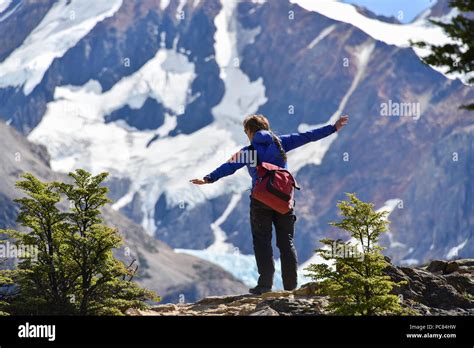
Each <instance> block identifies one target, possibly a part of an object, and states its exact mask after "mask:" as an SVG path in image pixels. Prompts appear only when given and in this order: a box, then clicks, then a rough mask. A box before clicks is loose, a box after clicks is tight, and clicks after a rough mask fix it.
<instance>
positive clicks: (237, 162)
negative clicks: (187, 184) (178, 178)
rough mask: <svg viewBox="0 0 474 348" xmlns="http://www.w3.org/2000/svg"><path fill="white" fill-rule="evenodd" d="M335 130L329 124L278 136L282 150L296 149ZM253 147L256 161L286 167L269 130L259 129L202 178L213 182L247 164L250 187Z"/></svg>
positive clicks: (252, 169)
mask: <svg viewBox="0 0 474 348" xmlns="http://www.w3.org/2000/svg"><path fill="white" fill-rule="evenodd" d="M334 132H336V127H335V126H334V125H329V126H325V127H321V128H317V129H313V130H310V131H308V132H304V133H292V134H286V135H281V136H279V138H280V141H281V144H282V146H283V150H285V152H288V151H291V150H293V149H296V148H297V147H300V146H303V145H305V144H307V143H309V142H312V141H317V140H319V139H322V138H325V137H327V136H328V135H331V134H332V133H334ZM252 149H255V150H256V151H257V163H258V164H259V163H261V162H269V163H272V164H274V165H277V166H279V167H282V168H286V169H288V166H287V163H286V162H284V161H283V158H282V157H281V154H280V151H279V149H278V146H277V145H276V144H275V142H274V141H273V138H272V136H271V134H270V132H269V131H266V130H261V131H258V132H256V133H255V135H254V137H253V139H252V142H251V145H248V146H245V147H243V148H242V149H240V150H239V151H238V152H236V153H235V154H234V155H233V156H232V158H231V159H230V160H229V161H227V162H226V163H224V164H222V165H221V166H220V167H218V168H217V169H216V170H214V171H213V172H212V173H209V174H208V175H206V176H205V177H204V178H205V179H207V180H208V181H210V182H214V181H217V180H219V179H220V178H223V177H224V176H228V175H232V174H234V173H235V171H236V170H238V169H240V168H242V167H243V166H247V169H248V172H249V174H250V176H251V177H252V187H253V186H254V185H255V182H256V180H257V170H256V167H255V162H254V161H253V160H252V158H253V157H252V156H251V154H250V151H251V150H252Z"/></svg>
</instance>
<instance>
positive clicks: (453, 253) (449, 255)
mask: <svg viewBox="0 0 474 348" xmlns="http://www.w3.org/2000/svg"><path fill="white" fill-rule="evenodd" d="M467 241H468V239H466V240H465V241H464V242H462V243H461V244H459V245H456V246H455V247H452V248H451V249H449V251H448V253H447V254H446V258H448V259H452V258H455V257H457V256H458V253H459V250H461V249H462V248H464V247H465V246H466V244H467Z"/></svg>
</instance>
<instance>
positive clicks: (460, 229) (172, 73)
mask: <svg viewBox="0 0 474 348" xmlns="http://www.w3.org/2000/svg"><path fill="white" fill-rule="evenodd" d="M297 2H298V1H291V2H290V1H287V0H276V1H266V2H265V1H258V2H257V1H255V2H254V1H250V0H245V1H238V2H234V1H219V0H201V1H196V0H189V1H178V0H171V1H164V0H161V1H159V0H141V1H137V2H133V1H120V0H114V1H110V2H107V4H105V3H103V4H100V5H99V4H98V3H97V4H95V5H90V6H88V7H87V8H84V6H85V5H84V2H81V1H74V0H71V1H55V2H53V1H46V0H45V1H22V2H21V6H19V7H18V8H15V6H16V5H17V4H18V2H13V3H12V5H10V7H9V8H8V9H7V10H6V11H10V12H8V13H10V14H9V15H8V16H6V18H3V17H0V18H2V19H0V33H2V32H15V33H16V32H21V31H23V32H22V34H21V35H20V34H15V35H14V36H11V37H10V36H8V37H7V36H5V35H0V40H2V41H0V42H1V43H2V45H0V46H1V47H2V48H1V51H0V117H1V118H3V119H4V120H5V121H6V122H7V123H9V124H11V125H12V126H14V127H15V128H16V129H17V130H19V131H20V132H21V133H22V134H24V135H27V136H28V138H29V139H30V140H31V141H33V142H34V143H37V144H43V145H44V146H46V147H47V149H48V151H49V153H50V156H51V165H52V168H53V169H54V170H56V171H59V172H67V171H68V170H71V169H72V168H77V167H82V168H85V169H88V170H91V171H93V172H98V171H102V170H106V171H109V172H110V173H111V179H110V182H109V186H110V188H111V197H112V198H113V199H114V200H115V201H116V204H115V206H114V208H115V209H116V210H119V211H120V212H121V213H123V214H125V215H126V216H127V217H128V218H129V219H131V220H132V221H133V222H134V223H137V224H139V225H141V226H143V228H144V229H145V230H146V232H147V233H148V234H149V235H150V236H153V237H154V238H156V239H159V240H162V241H164V242H165V243H167V244H169V245H170V246H171V247H172V248H182V249H206V248H210V247H216V248H214V249H219V248H220V247H222V244H219V243H217V242H216V241H220V242H222V240H220V239H219V238H220V237H218V236H221V235H222V233H223V234H224V240H225V242H226V243H227V246H229V245H230V246H231V249H234V250H238V251H239V252H240V253H242V254H252V253H253V248H252V243H251V234H250V228H249V221H248V205H249V198H248V196H249V188H250V179H249V178H248V177H247V176H246V173H244V171H245V169H243V170H241V171H240V172H239V173H237V174H236V175H235V176H233V177H231V178H225V179H222V181H221V182H218V183H216V184H214V185H212V187H204V188H196V187H191V185H190V184H189V183H188V180H189V179H191V178H193V177H198V176H199V177H200V176H203V175H205V174H207V173H208V172H210V171H211V170H212V169H214V168H215V167H216V166H217V165H219V164H220V163H222V162H223V161H225V160H227V158H228V157H229V156H230V155H231V154H232V153H233V152H234V151H235V150H237V149H238V148H240V147H241V146H244V145H246V141H247V140H246V138H245V135H244V134H243V132H242V127H241V121H242V119H243V117H244V116H245V115H247V114H249V113H253V112H260V113H263V114H265V115H266V116H267V117H268V118H269V120H270V121H271V124H272V127H273V129H274V130H275V132H276V133H289V132H295V131H304V130H306V129H308V128H311V127H316V126H318V125H323V124H326V123H332V122H334V121H335V120H336V119H337V118H338V117H339V116H340V115H341V114H349V115H350V123H349V125H348V126H347V127H346V128H345V129H344V131H342V132H341V133H339V134H337V135H332V136H331V137H329V138H327V139H325V140H324V141H321V142H318V143H314V144H309V145H306V146H305V147H303V148H301V149H297V150H295V151H294V152H290V153H289V154H288V158H289V164H290V168H291V169H292V170H293V172H294V173H295V174H296V177H297V180H298V182H299V183H300V185H301V186H302V191H301V192H299V193H298V195H297V197H296V200H297V203H296V210H297V215H298V221H297V233H296V236H295V241H296V247H297V250H298V254H299V259H300V262H303V261H305V260H308V259H309V258H310V257H311V256H312V255H313V250H314V249H315V248H317V247H318V246H319V240H320V239H322V238H324V237H331V238H337V237H342V234H341V233H340V231H337V230H334V229H332V228H330V227H329V225H328V223H329V222H331V221H334V220H337V219H338V215H337V213H338V211H337V208H336V202H337V200H340V199H344V198H345V196H344V193H345V192H355V193H357V195H358V196H359V198H361V199H362V200H365V201H371V202H374V204H375V207H376V208H377V209H379V208H382V207H384V206H387V202H389V201H391V200H392V202H393V200H397V202H398V203H397V204H396V205H394V208H393V206H392V208H393V210H392V212H391V214H390V217H389V218H390V220H391V228H390V234H389V235H388V237H387V238H386V239H385V240H383V241H382V244H383V245H384V246H386V247H387V248H388V249H387V250H386V251H385V253H386V254H387V255H389V256H390V257H391V258H392V259H393V261H394V263H396V264H421V263H423V262H426V261H428V260H431V259H434V258H440V257H441V258H455V257H472V255H473V253H474V242H473V240H472V231H473V227H472V226H473V221H472V219H473V218H472V217H473V216H474V214H473V213H474V212H473V207H474V204H472V203H473V202H472V200H473V196H474V187H473V185H472V184H471V180H470V178H472V177H473V174H474V173H473V165H472V163H473V158H472V156H473V153H474V151H473V150H474V149H473V141H472V139H473V134H474V132H473V131H474V128H473V126H472V125H473V121H472V120H473V118H472V115H471V114H470V113H469V112H468V111H464V110H460V109H458V106H459V105H461V104H463V103H465V102H466V101H468V100H470V99H472V98H473V97H474V91H473V89H472V87H468V86H465V85H463V84H462V83H461V82H460V81H459V80H456V79H448V78H447V77H445V76H444V75H442V74H441V73H439V72H437V71H436V70H434V69H432V68H431V67H428V66H426V65H424V64H423V63H422V62H421V61H420V58H419V56H418V55H417V54H416V53H415V52H414V51H413V50H412V49H411V48H409V47H406V46H403V45H395V44H390V43H387V42H389V41H390V40H385V41H384V40H382V39H376V38H374V37H373V36H371V35H369V34H368V33H367V32H368V31H367V30H365V29H364V28H362V29H361V28H358V27H357V26H355V25H352V24H350V18H349V17H347V18H344V21H338V20H335V19H332V18H330V17H328V16H326V15H323V14H321V13H319V12H318V11H311V10H308V9H305V8H303V7H301V6H300V5H298V3H297ZM446 4H447V1H445V0H440V1H438V3H437V4H436V5H435V7H434V8H433V10H432V13H431V15H433V16H436V17H440V16H443V15H446V14H447V13H448V12H449V8H448V7H447V6H446ZM4 13H6V12H4ZM4 13H2V14H0V16H3V15H4ZM359 13H362V15H364V14H366V15H367V16H368V17H369V18H370V19H371V20H372V21H378V22H380V23H382V22H393V21H392V20H387V19H386V18H381V17H377V16H375V15H373V14H371V13H367V12H364V11H359ZM91 22H93V23H95V24H94V25H93V26H91V27H90V30H88V31H81V30H82V29H81V28H84V27H86V26H88V25H90V24H89V23H91ZM20 24H21V28H22V29H21V30H20V29H19V28H20ZM392 24H393V23H392ZM394 25H395V24H394ZM48 28H53V31H52V32H48V30H49V29H48ZM397 30H400V32H402V30H403V29H402V28H398V27H390V28H389V29H388V30H387V32H386V34H387V35H389V34H393V35H394V36H397V34H396V33H397ZM414 30H415V29H414ZM51 33H54V34H55V35H49V34H51ZM56 37H58V38H60V39H57V41H54V40H56V39H55V38H56ZM38 40H41V42H43V44H42V45H38V44H37V42H39V41H38ZM35 42H36V45H35ZM43 50H44V51H46V52H47V53H50V55H52V56H54V59H52V60H51V62H50V64H49V65H46V66H44V61H45V60H41V61H40V60H38V61H36V60H35V57H36V56H38V57H43V56H42V54H43V53H45V52H44V51H43ZM50 55H47V56H45V59H46V58H48V57H49V56H50ZM46 60H47V59H46ZM40 63H41V64H40ZM40 72H42V73H43V74H42V75H41V74H40ZM405 103H414V105H415V110H417V109H418V108H419V114H413V115H402V114H398V115H397V112H393V114H392V116H388V115H387V116H386V115H384V114H383V113H382V111H381V110H382V107H383V106H387V105H393V104H395V105H398V106H401V104H405ZM391 111H394V110H392V109H391ZM1 161H2V162H3V161H4V159H3V156H2V158H1ZM209 186H211V185H209ZM6 197H7V196H6ZM5 199H6V198H3V197H1V196H0V202H1V201H2V200H5ZM0 214H3V215H4V216H5V217H4V219H5V221H9V222H11V221H12V219H13V216H14V215H13V214H12V212H11V211H8V210H3V211H2V212H1V213H0ZM8 219H9V220H8ZM140 236H141V235H140ZM216 243H217V244H216ZM210 250H212V248H211V249H210Z"/></svg>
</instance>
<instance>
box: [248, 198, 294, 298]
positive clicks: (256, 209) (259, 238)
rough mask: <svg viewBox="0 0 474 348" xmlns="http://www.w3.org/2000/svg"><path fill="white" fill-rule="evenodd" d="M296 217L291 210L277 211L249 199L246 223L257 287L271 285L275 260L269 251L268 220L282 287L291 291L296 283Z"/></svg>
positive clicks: (270, 242) (268, 286)
mask: <svg viewBox="0 0 474 348" xmlns="http://www.w3.org/2000/svg"><path fill="white" fill-rule="evenodd" d="M295 221H296V216H295V214H294V210H291V211H290V212H288V213H287V214H280V213H278V212H277V211H275V210H273V209H271V208H269V207H268V206H266V205H264V204H263V203H260V202H259V201H257V200H255V199H253V198H250V223H251V228H252V237H253V249H254V252H255V259H256V260H257V268H258V273H259V275H260V276H259V278H258V286H261V287H266V288H271V287H272V285H273V274H274V273H275V261H274V260H273V250H272V223H273V224H274V225H275V231H276V245H277V247H278V249H280V258H281V272H282V278H283V287H284V288H285V290H293V289H295V288H296V284H297V273H296V271H297V268H298V260H297V255H296V249H295V245H294V243H293V237H294V234H295Z"/></svg>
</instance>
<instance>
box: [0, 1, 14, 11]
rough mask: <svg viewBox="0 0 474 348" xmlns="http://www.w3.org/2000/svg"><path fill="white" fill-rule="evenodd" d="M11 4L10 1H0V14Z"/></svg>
mask: <svg viewBox="0 0 474 348" xmlns="http://www.w3.org/2000/svg"><path fill="white" fill-rule="evenodd" d="M11 3H12V0H0V13H2V12H3V11H5V10H6V9H7V8H8V6H10V4H11Z"/></svg>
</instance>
